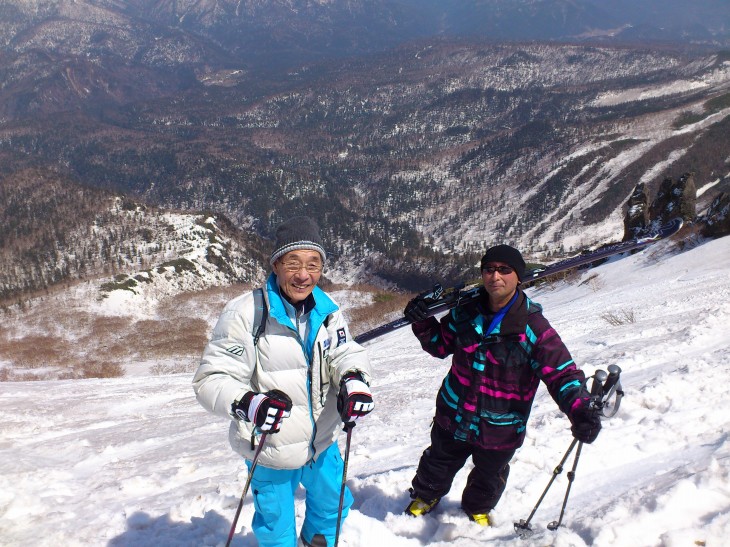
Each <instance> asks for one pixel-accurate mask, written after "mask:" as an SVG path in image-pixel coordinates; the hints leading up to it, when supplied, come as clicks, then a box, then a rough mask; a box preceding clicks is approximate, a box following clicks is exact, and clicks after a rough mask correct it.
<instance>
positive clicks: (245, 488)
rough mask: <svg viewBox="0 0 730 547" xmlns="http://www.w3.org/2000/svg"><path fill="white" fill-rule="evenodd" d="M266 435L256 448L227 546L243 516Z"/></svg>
mask: <svg viewBox="0 0 730 547" xmlns="http://www.w3.org/2000/svg"><path fill="white" fill-rule="evenodd" d="M266 435H268V433H267V432H264V433H262V434H261V440H260V441H259V446H258V447H257V448H256V452H255V453H254V455H253V460H252V461H251V469H249V470H248V478H247V479H246V485H245V486H244V487H243V494H241V501H239V502H238V509H236V516H235V517H233V524H232V525H231V531H230V532H228V541H226V547H229V546H230V545H231V540H232V539H233V534H235V533H236V524H237V523H238V517H239V516H241V509H243V498H245V497H246V493H247V492H248V487H249V486H251V479H252V478H253V472H254V469H256V464H257V463H258V462H259V454H261V449H262V448H263V447H264V443H265V442H266Z"/></svg>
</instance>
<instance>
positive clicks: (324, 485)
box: [193, 217, 373, 547]
mask: <svg viewBox="0 0 730 547" xmlns="http://www.w3.org/2000/svg"><path fill="white" fill-rule="evenodd" d="M325 259H326V253H325V250H324V245H323V243H322V239H321V237H320V233H319V228H318V226H317V224H316V223H315V222H314V221H313V220H312V219H311V218H309V217H295V218H292V219H290V220H288V221H286V222H284V223H283V224H281V225H280V226H279V227H278V228H277V231H276V246H275V249H274V252H273V253H272V255H271V259H270V263H271V266H272V269H273V272H272V273H271V275H270V276H269V278H268V280H267V282H266V286H265V287H263V288H261V289H256V290H255V291H253V292H251V293H247V294H244V295H241V296H239V297H237V298H235V299H234V300H232V301H231V302H229V303H228V304H227V305H226V306H225V308H224V310H223V312H222V314H221V316H220V318H219V320H218V323H217V325H216V326H215V328H214V330H213V336H212V338H211V340H210V342H209V343H208V345H207V346H206V348H205V351H204V353H203V357H202V361H201V363H200V366H199V368H198V371H197V372H196V374H195V377H194V379H193V387H194V389H195V393H196V395H197V398H198V401H199V402H200V404H201V405H203V406H204V407H205V408H206V409H208V410H209V411H211V412H214V413H215V414H218V415H220V416H223V417H225V418H228V419H229V420H230V421H231V425H230V432H229V438H230V441H231V446H232V447H233V450H235V451H236V452H238V453H239V454H241V455H242V456H243V457H244V458H246V460H247V464H248V465H249V468H250V466H251V460H252V458H253V457H254V454H255V452H256V447H257V436H258V435H259V434H260V433H261V432H267V433H269V435H267V438H266V442H265V444H264V447H263V448H262V450H261V451H260V454H259V457H258V460H257V467H256V468H255V473H254V475H253V477H252V481H251V486H252V491H253V496H254V507H255V514H254V518H253V524H252V528H253V532H254V535H255V536H256V538H257V540H258V542H259V545H261V546H262V547H265V546H277V547H293V546H295V545H297V532H296V521H295V513H294V496H295V492H296V490H297V488H298V487H299V485H300V484H301V485H302V486H303V487H304V488H305V489H306V515H305V518H304V524H303V526H302V529H301V535H300V537H299V545H306V546H308V545H313V546H317V547H318V546H322V547H326V545H333V544H334V538H335V535H336V529H337V524H338V523H337V516H338V513H339V511H338V509H339V497H340V487H341V484H342V475H343V461H342V457H341V455H340V452H339V449H338V447H337V444H336V443H335V441H336V439H337V435H338V434H339V431H340V429H342V422H343V421H344V422H352V421H354V420H356V419H357V418H359V417H361V416H364V415H365V414H367V413H369V412H370V411H371V410H372V408H373V399H372V396H371V393H370V389H369V382H370V363H369V361H368V358H367V355H366V353H365V350H364V349H363V348H362V347H361V346H360V345H358V344H357V343H356V342H354V341H353V339H352V337H351V336H350V332H349V329H348V327H347V324H346V322H345V319H344V317H343V315H342V313H341V312H340V310H339V307H338V306H337V304H335V302H334V301H333V300H332V299H331V298H330V297H329V296H328V295H327V294H325V293H324V292H323V291H322V290H321V289H320V288H319V287H317V283H318V282H319V279H320V276H321V275H322V268H323V267H324V263H325ZM257 317H258V319H257ZM344 499H345V502H344V506H343V510H342V513H341V514H342V520H344V518H345V517H346V516H347V513H348V510H349V507H350V506H351V505H352V502H353V498H352V495H351V494H350V492H349V491H347V490H346V492H345V498H344Z"/></svg>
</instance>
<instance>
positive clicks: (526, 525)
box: [515, 439, 578, 539]
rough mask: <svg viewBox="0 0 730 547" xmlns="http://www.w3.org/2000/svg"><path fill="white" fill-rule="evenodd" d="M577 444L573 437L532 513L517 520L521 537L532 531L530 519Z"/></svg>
mask: <svg viewBox="0 0 730 547" xmlns="http://www.w3.org/2000/svg"><path fill="white" fill-rule="evenodd" d="M576 444H578V439H573V442H571V443H570V446H569V447H568V450H566V451H565V454H564V455H563V459H562V460H560V463H559V464H558V466H557V467H556V468H555V469H553V476H552V477H550V481H549V482H548V483H547V486H546V487H545V490H543V492H542V495H541V496H540V499H539V500H537V503H536V504H535V507H533V508H532V513H530V516H529V517H527V520H524V519H523V520H520V521H519V522H515V532H517V535H519V536H520V537H521V538H523V539H524V538H526V537H527V536H529V535H530V534H531V533H532V527H531V526H530V521H531V520H532V517H533V516H535V513H536V512H537V508H538V507H540V504H541V503H542V500H543V499H544V498H545V495H546V494H547V493H548V490H550V487H551V486H552V484H553V482H555V479H556V478H557V476H558V475H560V473H562V472H563V465H564V464H565V460H567V459H568V456H570V453H571V452H572V451H573V448H575V445H576Z"/></svg>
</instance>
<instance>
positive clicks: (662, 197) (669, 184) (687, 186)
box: [649, 173, 697, 222]
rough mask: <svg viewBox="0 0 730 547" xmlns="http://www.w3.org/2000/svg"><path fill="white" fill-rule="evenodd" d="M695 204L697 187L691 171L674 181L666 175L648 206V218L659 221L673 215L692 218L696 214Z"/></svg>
mask: <svg viewBox="0 0 730 547" xmlns="http://www.w3.org/2000/svg"><path fill="white" fill-rule="evenodd" d="M696 204H697V188H696V187H695V178H694V174H693V173H685V174H684V175H682V176H681V177H680V178H679V180H677V181H676V182H675V181H674V180H672V179H671V178H669V177H668V178H665V179H664V180H663V181H662V184H661V186H660V187H659V191H658V192H657V195H656V198H654V201H653V202H652V204H651V207H650V208H649V218H650V219H651V220H658V221H660V222H666V221H667V220H671V219H673V218H675V217H682V219H684V220H693V219H694V218H695V216H696V215H697V210H696V209H697V207H696Z"/></svg>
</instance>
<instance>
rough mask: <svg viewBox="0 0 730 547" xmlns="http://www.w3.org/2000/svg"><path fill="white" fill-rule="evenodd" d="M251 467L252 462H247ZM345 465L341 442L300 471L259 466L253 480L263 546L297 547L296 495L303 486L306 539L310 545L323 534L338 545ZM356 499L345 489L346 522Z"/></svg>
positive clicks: (254, 526) (258, 535) (258, 533)
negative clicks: (336, 540) (339, 512)
mask: <svg viewBox="0 0 730 547" xmlns="http://www.w3.org/2000/svg"><path fill="white" fill-rule="evenodd" d="M246 464H247V465H248V466H249V468H250V467H251V462H248V461H247V462H246ZM343 470H344V463H343V461H342V456H341V455H340V450H339V447H338V446H337V443H333V444H332V445H330V447H329V448H328V449H327V450H325V451H324V452H323V453H322V454H321V455H320V456H319V458H317V461H315V462H310V463H308V464H306V465H305V466H304V467H300V468H299V469H270V468H268V467H263V466H262V465H257V466H256V469H255V471H254V474H253V478H252V479H251V490H252V492H253V504H254V508H255V513H254V516H253V523H252V526H251V527H252V529H253V533H254V535H255V536H256V539H257V540H258V542H259V545H260V546H261V547H296V544H297V530H296V514H295V512H294V499H295V492H296V491H297V488H298V487H299V485H300V484H301V485H302V486H303V487H304V488H305V490H306V510H305V516H304V524H303V525H302V532H301V535H302V537H303V538H304V539H305V540H307V541H308V542H309V541H311V540H312V536H314V535H315V534H323V535H324V536H325V537H326V538H327V545H329V546H332V545H334V544H335V534H336V531H337V509H338V507H339V503H340V488H341V486H342V473H343ZM352 502H353V497H352V494H351V493H350V490H349V488H347V487H345V496H344V500H343V503H342V521H344V520H345V517H346V516H347V513H348V512H349V510H350V506H351V505H352Z"/></svg>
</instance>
